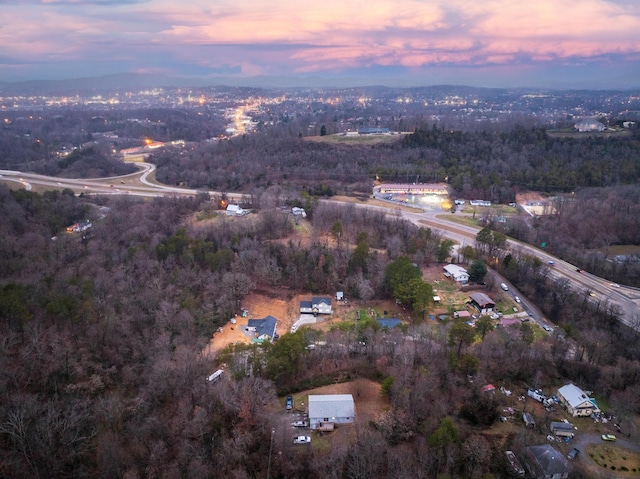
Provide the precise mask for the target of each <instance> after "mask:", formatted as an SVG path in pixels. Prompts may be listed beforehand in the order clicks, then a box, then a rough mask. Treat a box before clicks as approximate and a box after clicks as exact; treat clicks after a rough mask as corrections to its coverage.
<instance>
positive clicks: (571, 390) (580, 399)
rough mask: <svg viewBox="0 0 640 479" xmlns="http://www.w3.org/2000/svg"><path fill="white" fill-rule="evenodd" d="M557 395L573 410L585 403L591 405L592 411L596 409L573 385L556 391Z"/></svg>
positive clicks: (584, 394)
mask: <svg viewBox="0 0 640 479" xmlns="http://www.w3.org/2000/svg"><path fill="white" fill-rule="evenodd" d="M558 393H559V394H560V395H562V397H563V398H565V399H566V401H567V402H568V403H569V405H570V406H571V407H573V408H575V407H578V406H580V405H581V404H583V403H585V402H589V403H590V404H592V405H593V408H594V409H598V408H597V407H596V405H595V404H593V403H592V402H591V399H589V396H587V394H586V393H585V392H584V391H583V390H582V389H580V388H579V387H578V386H576V385H575V384H567V385H566V386H562V387H561V388H560V389H558Z"/></svg>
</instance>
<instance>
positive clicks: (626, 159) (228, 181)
mask: <svg viewBox="0 0 640 479" xmlns="http://www.w3.org/2000/svg"><path fill="white" fill-rule="evenodd" d="M152 161H153V162H155V163H157V165H158V178H159V179H160V180H161V181H163V182H166V183H168V184H181V183H184V184H187V185H189V186H190V187H192V188H210V189H218V190H220V189H223V190H228V191H250V190H251V189H253V188H256V187H257V188H266V187H268V186H269V185H272V184H276V183H278V184H290V185H294V186H295V187H297V188H300V187H302V186H304V185H307V186H308V185H314V184H317V183H323V184H327V185H329V186H330V187H331V188H332V190H333V191H335V192H338V193H340V194H342V193H350V192H353V191H364V192H368V191H370V188H371V185H370V182H371V181H372V180H373V179H374V178H376V177H377V178H379V179H380V180H381V181H383V182H409V183H412V182H423V183H428V182H447V183H448V184H449V185H450V186H451V187H452V189H453V191H454V192H455V194H456V195H457V196H458V197H463V198H480V199H486V200H490V201H493V202H495V203H508V202H511V201H514V199H515V195H516V193H517V192H519V191H523V190H534V191H541V192H571V191H575V190H577V189H580V188H586V187H606V186H618V185H629V184H635V183H637V182H638V179H639V178H640V148H639V143H638V140H637V138H635V137H629V136H627V137H617V138H611V137H609V138H602V137H589V136H587V137H584V138H581V139H575V138H556V137H553V138H552V137H549V136H548V135H547V134H546V133H545V130H544V129H540V128H524V127H514V128H513V129H512V130H511V131H510V132H506V133H489V132H461V131H450V130H448V129H444V128H439V127H437V126H435V125H434V126H432V127H425V128H420V129H416V131H415V132H414V133H413V134H411V135H408V136H406V137H404V138H403V139H402V140H401V141H398V142H396V143H381V144H377V145H367V146H364V145H357V144H356V145H344V144H327V143H317V142H313V141H303V140H302V139H300V138H296V137H291V136H278V135H276V134H274V132H273V131H270V132H269V134H268V135H266V134H258V135H249V136H243V137H241V138H234V139H231V140H229V141H223V142H220V143H216V144H207V145H200V146H199V147H197V148H195V149H194V150H193V151H191V152H188V153H187V154H186V155H183V156H181V157H179V158H176V157H175V155H172V154H169V153H158V154H157V155H154V157H153V159H152Z"/></svg>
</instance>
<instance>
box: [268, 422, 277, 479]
mask: <svg viewBox="0 0 640 479" xmlns="http://www.w3.org/2000/svg"><path fill="white" fill-rule="evenodd" d="M275 432H276V428H275V427H272V428H271V442H270V443H269V462H268V465H267V479H269V477H271V451H272V450H273V433H275Z"/></svg>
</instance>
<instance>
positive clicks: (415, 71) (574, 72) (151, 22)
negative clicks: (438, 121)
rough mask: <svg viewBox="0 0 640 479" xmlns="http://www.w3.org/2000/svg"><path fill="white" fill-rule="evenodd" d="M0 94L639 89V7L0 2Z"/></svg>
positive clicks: (410, 0) (607, 2)
mask: <svg viewBox="0 0 640 479" xmlns="http://www.w3.org/2000/svg"><path fill="white" fill-rule="evenodd" d="M0 15H1V16H2V18H3V20H4V22H3V23H2V26H1V27H0V42H1V44H2V49H1V50H0V81H3V82H15V81H27V80H63V79H75V78H88V77H96V76H102V75H109V74H116V73H126V72H130V73H151V74H158V75H160V74H162V75H169V76H175V77H184V78H198V79H201V80H207V79H210V80H211V81H215V80H216V79H217V78H221V77H224V78H225V79H233V78H236V79H238V80H239V81H240V80H241V79H247V78H249V77H255V76H274V77H280V76H281V77H285V76H286V77H295V78H299V79H301V82H304V79H305V78H314V79H315V83H316V84H317V79H318V78H322V79H326V83H327V85H330V84H331V83H335V84H336V85H338V84H339V83H340V81H343V80H344V79H349V80H350V81H351V82H353V81H354V80H362V84H380V85H385V84H388V85H393V86H422V85H435V84H445V83H446V84H458V85H462V84H464V85H472V86H481V87H531V88H589V89H608V88H640V1H635V0H583V1H581V2H575V1H568V0H535V1H529V2H520V1H513V0H485V1H483V2H477V1H475V0H400V2H391V1H389V0H387V1H383V0H369V1H363V0H353V1H350V2H345V1H343V0H321V1H315V2H304V3H301V2H294V1H293V0H271V1H269V2H266V1H264V0H244V1H236V2H230V1H228V0H216V1H213V2H212V1H210V0H188V1H184V2H173V1H169V0H89V1H83V0H20V1H17V0H4V1H0Z"/></svg>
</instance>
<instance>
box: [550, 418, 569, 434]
mask: <svg viewBox="0 0 640 479" xmlns="http://www.w3.org/2000/svg"><path fill="white" fill-rule="evenodd" d="M550 429H551V432H552V433H553V434H555V435H556V436H559V437H573V436H574V435H575V431H574V428H573V424H571V423H568V422H556V421H553V422H552V423H551V425H550Z"/></svg>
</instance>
